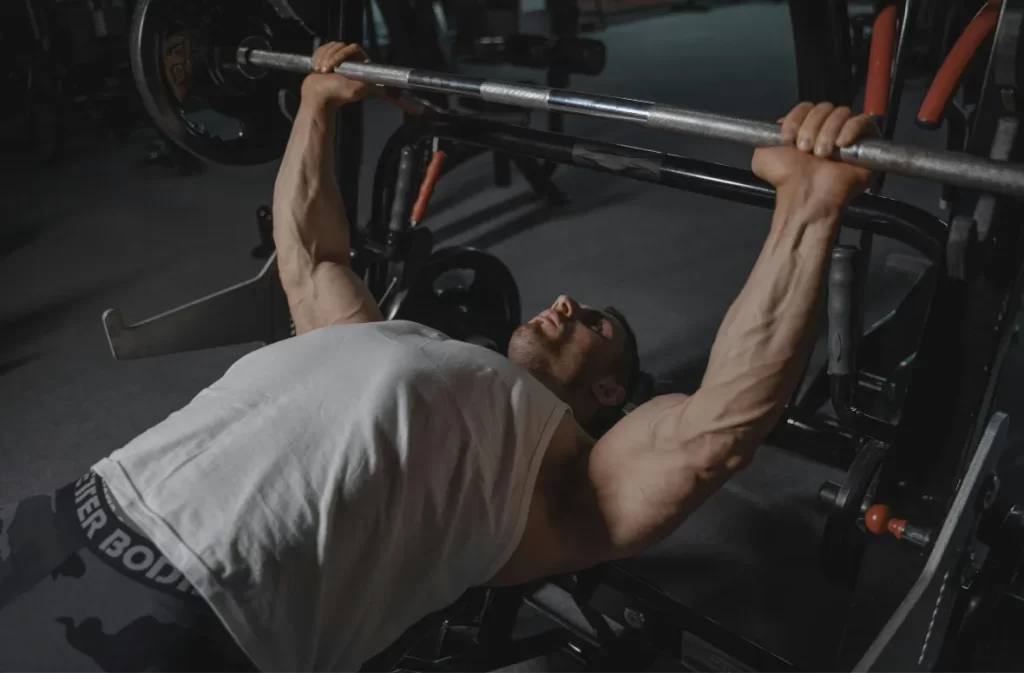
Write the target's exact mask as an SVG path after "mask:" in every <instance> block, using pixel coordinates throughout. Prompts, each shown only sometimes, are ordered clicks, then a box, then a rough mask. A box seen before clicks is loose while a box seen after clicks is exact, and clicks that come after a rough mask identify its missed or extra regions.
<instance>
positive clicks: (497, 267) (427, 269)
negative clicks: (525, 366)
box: [385, 248, 522, 353]
mask: <svg viewBox="0 0 1024 673" xmlns="http://www.w3.org/2000/svg"><path fill="white" fill-rule="evenodd" d="M385 317H386V318H389V319H394V320H411V321H413V322H419V323H422V324H425V325H430V326H431V327H434V328H436V329H438V330H439V331H441V332H444V333H445V334H447V335H448V336H450V337H451V338H453V339H459V340H460V341H466V342H469V343H475V344H477V345H478V346H483V347H485V348H490V349H491V350H494V351H497V352H499V353H507V352H508V343H509V340H510V339H511V338H512V331H513V330H514V329H515V328H516V327H518V326H519V325H520V323H521V322H522V311H521V309H520V303H519V288H518V287H517V285H516V281H515V278H513V277H512V273H511V272H510V271H509V270H508V267H506V266H505V265H504V264H502V263H500V262H499V261H498V260H497V259H496V258H495V257H493V256H492V255H488V254H487V253H485V252H482V251H480V250H474V249H472V248H445V249H441V250H438V251H436V252H435V253H434V254H433V255H431V257H430V258H429V259H428V260H427V262H426V263H425V264H424V265H423V267H422V268H421V269H420V270H419V271H418V272H417V273H416V274H415V275H414V276H413V277H412V278H410V285H409V288H408V289H407V290H405V291H404V292H403V293H402V294H401V295H398V296H396V298H395V300H394V301H393V302H392V303H391V304H390V305H389V306H388V311H387V313H386V314H385Z"/></svg>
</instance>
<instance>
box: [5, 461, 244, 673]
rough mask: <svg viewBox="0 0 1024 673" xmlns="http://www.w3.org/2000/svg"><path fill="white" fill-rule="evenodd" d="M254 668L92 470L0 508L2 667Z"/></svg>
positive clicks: (14, 669) (116, 669)
mask: <svg viewBox="0 0 1024 673" xmlns="http://www.w3.org/2000/svg"><path fill="white" fill-rule="evenodd" d="M56 670H60V671H255V670H256V668H255V666H253V664H252V663H251V662H250V661H249V659H248V658H247V657H246V656H245V654H244V653H243V652H242V651H241V650H240V649H239V647H238V645H237V644H235V642H234V639H233V638H232V637H231V635H230V634H229V633H228V632H227V631H226V629H225V628H224V626H223V625H222V624H221V622H220V620H219V619H218V618H217V616H216V615H215V614H214V613H213V611H212V610H211V609H210V607H209V605H207V604H206V602H205V601H204V600H203V599H202V598H200V597H199V595H198V594H196V592H195V590H194V589H193V588H192V586H191V585H190V584H189V583H188V581H187V580H185V578H184V577H183V576H182V574H181V573H180V572H179V571H178V570H177V569H176V568H175V567H174V566H172V565H171V564H170V562H169V561H168V560H167V559H166V558H164V556H163V555H162V554H161V553H160V552H159V551H157V549H156V547H155V546H153V543H152V542H150V541H149V540H148V539H146V538H145V537H143V536H142V535H140V534H138V533H137V532H136V531H135V530H133V529H132V528H130V527H129V526H127V525H125V524H124V523H123V522H122V521H121V519H119V518H118V516H117V514H116V513H115V511H114V508H113V507H112V506H111V503H110V499H109V494H108V493H107V490H106V485H105V484H104V483H103V481H102V480H101V479H100V478H99V476H98V475H96V474H94V473H89V474H87V475H86V476H84V477H82V478H81V479H79V480H78V481H76V482H75V483H73V484H69V485H68V486H65V487H64V488H61V489H60V490H58V491H57V492H56V493H54V494H52V495H43V496H35V497H31V498H26V499H25V500H22V501H21V502H18V503H15V504H12V505H7V506H4V507H0V671H56Z"/></svg>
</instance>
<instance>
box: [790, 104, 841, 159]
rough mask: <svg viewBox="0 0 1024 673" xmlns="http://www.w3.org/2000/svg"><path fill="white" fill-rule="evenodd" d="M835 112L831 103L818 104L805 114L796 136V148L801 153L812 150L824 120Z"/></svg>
mask: <svg viewBox="0 0 1024 673" xmlns="http://www.w3.org/2000/svg"><path fill="white" fill-rule="evenodd" d="M833 110H835V106H834V105H832V103H818V104H817V105H815V106H814V107H813V108H811V110H810V111H809V112H808V113H807V115H806V116H805V117H804V121H803V123H802V124H800V130H799V131H797V134H796V148H797V149H798V150H800V151H801V152H810V151H812V150H813V149H814V144H815V141H816V140H817V138H818V133H819V132H820V131H821V127H822V126H823V125H824V124H825V120H826V119H828V116H829V115H830V114H832V111H833Z"/></svg>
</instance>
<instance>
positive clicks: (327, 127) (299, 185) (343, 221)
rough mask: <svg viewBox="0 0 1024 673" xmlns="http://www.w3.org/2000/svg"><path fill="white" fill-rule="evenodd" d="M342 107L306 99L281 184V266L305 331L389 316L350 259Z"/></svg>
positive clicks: (277, 195)
mask: <svg viewBox="0 0 1024 673" xmlns="http://www.w3.org/2000/svg"><path fill="white" fill-rule="evenodd" d="M335 125H336V124H335V114H334V111H333V110H331V109H330V108H328V107H327V106H323V105H314V104H307V103H305V102H303V104H302V105H300V107H299V111H298V113H297V114H296V116H295V123H294V125H293V127H292V133H291V137H290V138H289V140H288V145H287V147H286V149H285V153H284V158H283V159H282V161H281V168H280V170H279V171H278V174H277V181H276V182H275V184H274V243H275V245H276V247H277V260H278V271H279V273H280V276H281V284H282V285H283V286H284V290H285V294H286V295H287V296H288V305H289V307H290V309H291V313H292V319H293V320H294V322H295V329H296V332H297V333H300V334H301V333H303V332H308V331H310V330H313V329H316V328H318V327H323V326H325V325H333V324H341V323H357V322H372V321H376V320H382V319H383V318H382V316H381V313H380V309H379V308H378V307H377V302H376V301H375V300H374V298H373V296H372V295H371V294H370V291H369V290H368V289H367V287H366V285H365V284H364V283H363V282H362V280H360V279H359V278H358V277H357V276H356V275H355V273H354V272H353V271H352V268H351V266H350V258H349V254H350V250H351V247H350V245H351V244H350V234H349V222H348V219H347V218H346V217H345V209H344V207H343V205H342V201H341V192H340V191H339V190H338V186H337V183H336V182H335V177H334V132H335Z"/></svg>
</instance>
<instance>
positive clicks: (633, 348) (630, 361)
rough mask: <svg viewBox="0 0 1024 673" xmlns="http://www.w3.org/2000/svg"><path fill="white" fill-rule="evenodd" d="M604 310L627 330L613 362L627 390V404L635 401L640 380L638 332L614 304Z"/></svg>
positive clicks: (618, 376) (619, 378)
mask: <svg viewBox="0 0 1024 673" xmlns="http://www.w3.org/2000/svg"><path fill="white" fill-rule="evenodd" d="M604 312H605V313H607V314H608V315H610V316H612V317H613V318H615V319H616V320H618V321H619V322H620V323H622V328H623V329H624V330H625V332H626V334H625V344H624V345H623V347H622V352H621V353H619V355H618V356H617V357H616V358H615V361H614V362H613V363H612V367H613V369H614V371H615V375H616V378H618V380H619V383H620V384H621V385H622V387H623V388H624V389H625V390H626V395H625V396H624V397H623V406H625V405H626V404H628V403H629V402H632V401H633V397H634V396H635V395H636V388H637V384H638V382H639V381H640V350H639V348H638V347H637V343H636V333H635V332H634V331H633V328H632V326H630V324H629V321H628V320H626V316H624V315H622V312H621V311H619V310H618V309H617V308H615V307H614V306H609V307H607V308H606V309H605V310H604Z"/></svg>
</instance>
